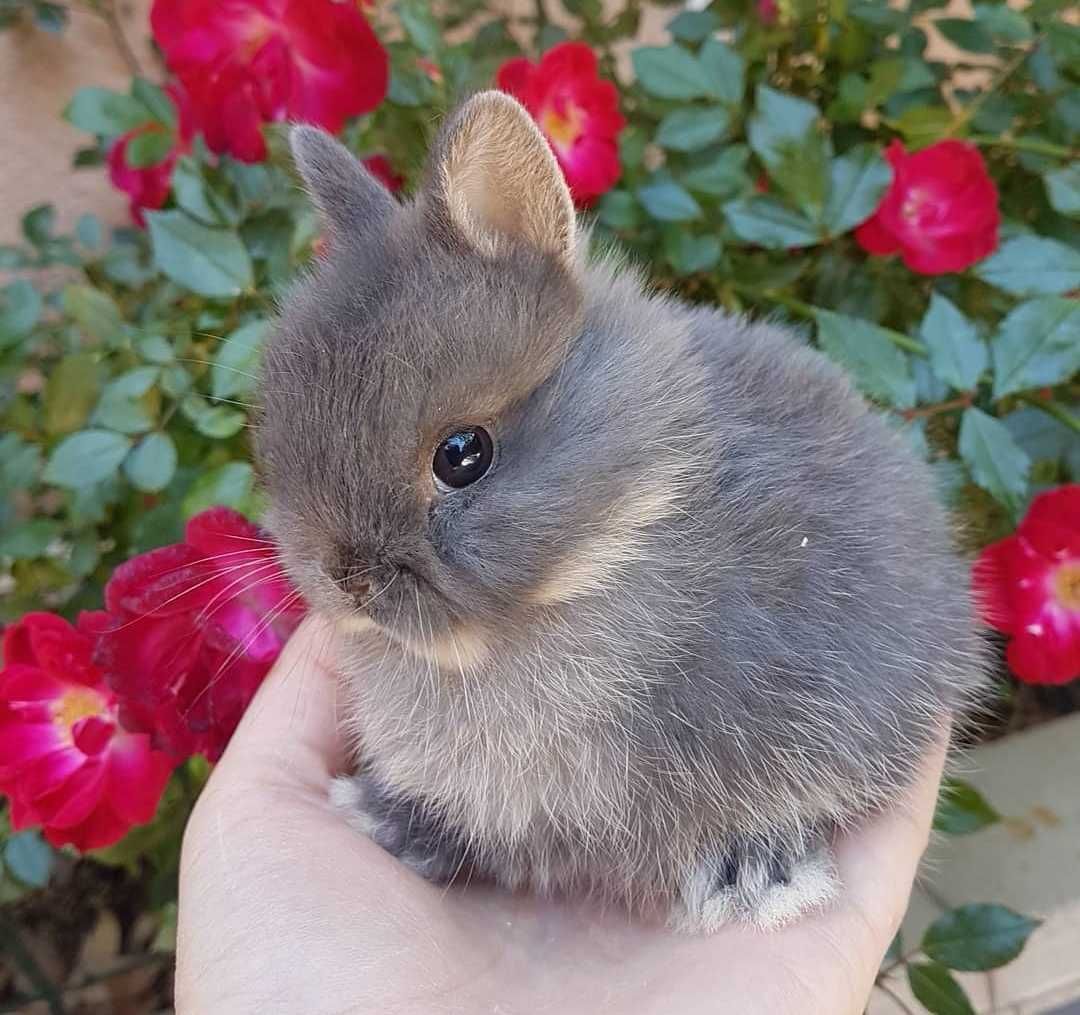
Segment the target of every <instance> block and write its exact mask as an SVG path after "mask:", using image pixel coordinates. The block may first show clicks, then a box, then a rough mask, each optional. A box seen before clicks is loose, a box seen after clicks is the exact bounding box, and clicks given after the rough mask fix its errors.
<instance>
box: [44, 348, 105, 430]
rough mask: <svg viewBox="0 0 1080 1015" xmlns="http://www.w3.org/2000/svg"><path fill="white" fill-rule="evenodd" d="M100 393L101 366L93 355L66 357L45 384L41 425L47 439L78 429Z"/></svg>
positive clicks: (88, 414)
mask: <svg viewBox="0 0 1080 1015" xmlns="http://www.w3.org/2000/svg"><path fill="white" fill-rule="evenodd" d="M100 394H101V367H100V365H99V364H98V362H97V360H96V359H95V358H94V356H92V355H90V354H88V353H77V354H75V355H73V356H65V357H64V358H63V359H62V360H60V362H59V363H57V364H56V365H55V366H54V367H53V368H52V370H51V371H50V373H49V378H48V380H47V381H46V382H45V397H44V409H45V416H44V423H45V432H46V433H48V434H49V435H50V436H57V435H59V434H65V433H71V432H72V431H73V430H78V429H79V428H80V427H81V426H82V425H83V424H84V423H85V422H86V420H87V418H88V417H89V416H90V412H91V410H92V409H93V408H94V406H95V405H96V404H97V401H98V398H99V397H100Z"/></svg>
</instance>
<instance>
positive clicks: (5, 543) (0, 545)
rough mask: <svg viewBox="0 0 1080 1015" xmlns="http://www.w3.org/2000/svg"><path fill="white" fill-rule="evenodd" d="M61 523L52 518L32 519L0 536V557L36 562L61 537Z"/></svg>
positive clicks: (12, 527)
mask: <svg viewBox="0 0 1080 1015" xmlns="http://www.w3.org/2000/svg"><path fill="white" fill-rule="evenodd" d="M60 532H61V527H60V523H59V522H56V521H53V520H52V519H51V518H31V519H30V520H29V521H25V522H20V523H19V524H18V525H12V526H10V527H9V528H7V529H6V530H5V531H4V532H3V534H0V557H11V558H13V559H15V560H34V559H35V558H37V557H40V556H41V555H42V554H43V553H44V552H45V551H46V550H47V549H48V548H49V545H50V544H51V543H52V542H53V541H54V540H55V539H56V538H57V537H58V536H59V535H60Z"/></svg>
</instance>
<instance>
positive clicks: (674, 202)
mask: <svg viewBox="0 0 1080 1015" xmlns="http://www.w3.org/2000/svg"><path fill="white" fill-rule="evenodd" d="M637 198H638V200H639V201H640V202H641V203H642V205H644V207H645V210H646V211H647V212H648V213H649V214H650V215H651V216H652V217H653V218H654V219H659V220H660V221H661V222H688V221H690V220H691V219H696V218H700V217H701V205H699V204H698V203H697V201H695V200H694V199H693V197H691V196H690V193H689V192H688V191H687V190H686V188H685V187H682V186H680V185H679V184H678V183H676V182H675V181H674V180H672V179H670V178H669V177H666V176H656V177H653V178H652V180H651V181H650V182H649V183H646V184H644V185H643V186H641V187H639V188H638V190H637Z"/></svg>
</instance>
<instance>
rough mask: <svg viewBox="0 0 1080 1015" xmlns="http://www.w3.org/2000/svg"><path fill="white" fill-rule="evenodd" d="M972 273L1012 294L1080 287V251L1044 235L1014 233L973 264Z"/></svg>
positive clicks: (1053, 293)
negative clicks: (996, 248) (994, 249)
mask: <svg viewBox="0 0 1080 1015" xmlns="http://www.w3.org/2000/svg"><path fill="white" fill-rule="evenodd" d="M975 274H976V275H978V276H979V278H981V279H982V280H983V281H984V282H989V283H990V285H996V286H997V287H998V288H999V289H1004V290H1005V291H1006V292H1007V293H1012V294H1013V295H1014V296H1042V295H1057V294H1059V293H1065V292H1069V291H1070V290H1072V289H1078V288H1080V251H1077V250H1074V249H1073V248H1072V247H1070V246H1068V245H1066V244H1064V243H1059V242H1058V241H1057V240H1051V239H1048V238H1047V237H1045V236H1017V237H1014V238H1013V239H1011V240H1008V241H1007V242H1006V243H1004V244H1003V245H1002V247H1001V249H1000V250H999V251H998V252H997V253H996V254H994V255H993V256H992V257H989V258H987V259H986V260H985V261H981V262H980V263H979V264H977V265H976V266H975Z"/></svg>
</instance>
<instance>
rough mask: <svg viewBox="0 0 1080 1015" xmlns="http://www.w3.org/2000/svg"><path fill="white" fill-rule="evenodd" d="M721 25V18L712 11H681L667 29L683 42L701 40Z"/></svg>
mask: <svg viewBox="0 0 1080 1015" xmlns="http://www.w3.org/2000/svg"><path fill="white" fill-rule="evenodd" d="M719 27H720V19H719V18H718V17H717V16H716V15H715V14H714V13H713V12H712V11H680V12H679V13H678V14H676V15H675V17H673V18H672V19H671V21H669V22H668V26H667V30H668V31H669V32H671V34H672V35H673V36H674V37H675V38H676V39H679V40H680V41H681V42H701V40H702V39H704V38H706V37H707V36H709V35H711V34H712V33H713V32H715V31H716V30H717V29H718V28H719Z"/></svg>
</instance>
